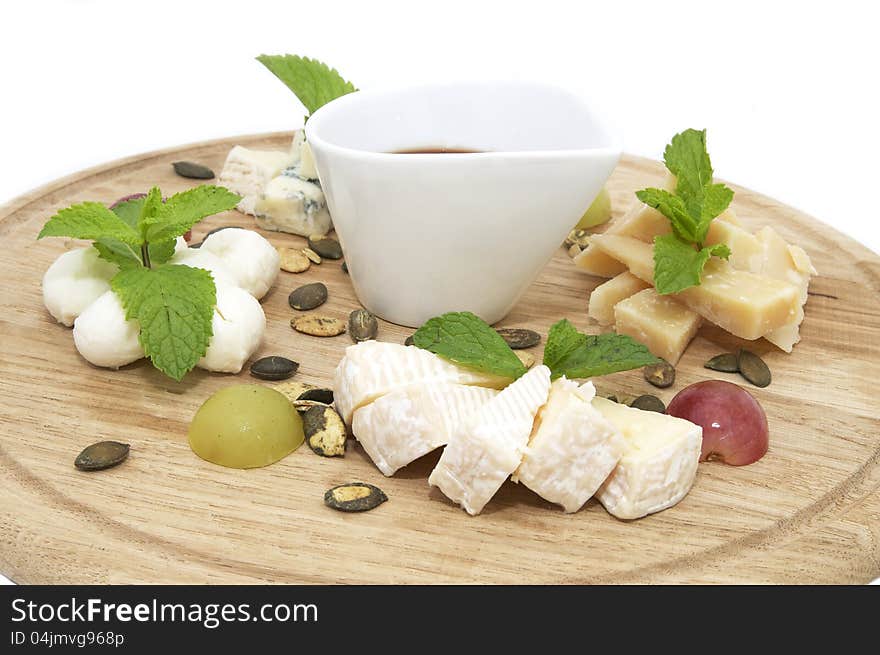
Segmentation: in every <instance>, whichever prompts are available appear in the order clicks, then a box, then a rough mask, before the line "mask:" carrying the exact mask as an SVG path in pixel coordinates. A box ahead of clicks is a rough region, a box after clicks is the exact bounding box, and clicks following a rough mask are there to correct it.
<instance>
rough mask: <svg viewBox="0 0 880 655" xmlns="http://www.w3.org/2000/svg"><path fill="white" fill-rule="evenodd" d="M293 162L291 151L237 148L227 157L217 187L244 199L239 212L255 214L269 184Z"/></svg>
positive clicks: (239, 206)
mask: <svg viewBox="0 0 880 655" xmlns="http://www.w3.org/2000/svg"><path fill="white" fill-rule="evenodd" d="M293 162H294V157H293V156H292V155H291V154H290V153H289V152H285V151H274V150H250V149H248V148H243V147H242V146H235V147H234V148H233V149H232V150H230V151H229V155H227V157H226V163H225V164H223V170H222V171H221V172H220V176H219V177H218V178H217V184H218V185H220V186H224V187H226V188H227V189H229V190H230V191H233V192H235V193H237V194H238V195H240V196H241V202H239V203H238V207H237V209H238V211H240V212H244V213H245V214H253V213H254V207H255V205H256V203H257V200H259V199H260V196H261V195H262V194H263V191H264V190H265V188H266V185H268V184H269V181H270V180H272V179H273V178H275V177H277V176H278V175H279V174H280V173H281V171H283V170H285V169H286V168H288V167H289V166H291V165H292V164H293Z"/></svg>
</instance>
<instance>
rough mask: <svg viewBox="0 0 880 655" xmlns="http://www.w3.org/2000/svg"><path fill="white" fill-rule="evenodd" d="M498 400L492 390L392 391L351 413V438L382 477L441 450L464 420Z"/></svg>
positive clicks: (434, 387)
mask: <svg viewBox="0 0 880 655" xmlns="http://www.w3.org/2000/svg"><path fill="white" fill-rule="evenodd" d="M496 395H498V392H497V391H495V390H494V389H485V388H482V387H474V386H467V385H462V384H448V383H441V384H433V383H428V384H425V383H422V384H417V385H413V386H411V387H406V388H405V389H400V390H398V391H392V392H391V393H389V394H386V395H385V396H382V397H381V398H379V399H378V400H376V401H374V402H372V403H370V404H369V405H366V406H365V407H361V408H360V409H358V410H357V411H355V413H354V418H353V419H352V423H351V429H352V432H353V433H354V436H355V437H357V440H358V441H359V442H360V444H361V445H362V446H363V448H364V450H365V451H366V452H367V454H368V455H369V456H370V459H372V460H373V463H374V464H375V465H376V466H377V467H378V468H379V470H380V471H382V473H384V474H385V475H393V474H394V472H395V471H397V470H398V469H400V468H402V467H404V466H406V465H407V464H409V463H411V462H413V461H415V460H417V459H418V458H419V457H422V456H424V455H427V454H428V453H430V452H431V451H432V450H435V449H436V448H439V447H441V446H444V445H446V444H447V443H448V442H449V439H450V436H451V435H452V434H453V433H454V432H455V431H456V430H457V429H458V428H459V427H460V425H461V423H462V422H463V421H464V420H465V419H467V417H468V416H470V415H471V414H473V413H474V412H476V411H477V410H478V409H479V408H480V407H482V406H483V405H484V404H485V403H486V402H488V401H489V400H491V399H492V398H494V397H495V396H496Z"/></svg>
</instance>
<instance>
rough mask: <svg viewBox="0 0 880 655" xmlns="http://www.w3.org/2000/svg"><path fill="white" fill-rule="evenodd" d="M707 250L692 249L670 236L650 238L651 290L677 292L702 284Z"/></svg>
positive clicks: (707, 255) (677, 238)
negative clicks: (651, 257) (652, 270)
mask: <svg viewBox="0 0 880 655" xmlns="http://www.w3.org/2000/svg"><path fill="white" fill-rule="evenodd" d="M710 256H711V255H710V253H709V248H703V249H702V250H695V249H694V247H693V246H692V245H691V244H690V243H688V242H686V241H683V240H682V239H680V238H679V237H678V236H676V235H674V234H664V235H663V236H659V237H654V287H655V288H656V289H657V293H659V294H661V295H663V294H667V293H678V292H679V291H683V290H684V289H687V288H689V287H695V286H698V285H699V284H700V282H701V281H702V274H703V267H704V266H705V265H706V262H707V261H708V260H709V257H710Z"/></svg>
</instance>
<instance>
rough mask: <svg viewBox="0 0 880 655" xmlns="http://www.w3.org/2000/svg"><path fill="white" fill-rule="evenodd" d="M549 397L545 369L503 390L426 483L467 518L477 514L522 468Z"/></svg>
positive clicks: (454, 442) (451, 447) (451, 443)
mask: <svg viewBox="0 0 880 655" xmlns="http://www.w3.org/2000/svg"><path fill="white" fill-rule="evenodd" d="M549 392H550V369H549V368H547V367H546V366H543V365H541V366H536V367H535V368H533V369H531V370H530V371H529V372H528V373H526V374H525V375H523V376H522V377H521V378H519V379H518V380H517V381H516V382H514V383H513V384H511V385H510V386H508V387H507V388H506V389H504V390H503V391H502V392H501V393H499V394H498V395H497V396H495V397H494V398H493V399H492V400H490V401H489V402H487V403H486V404H485V405H483V406H482V407H481V408H480V409H479V410H478V411H477V412H476V413H475V414H472V415H471V417H470V418H469V419H468V420H467V421H465V423H464V425H463V426H462V427H461V428H460V429H459V430H457V431H456V433H455V434H454V435H453V436H452V438H451V439H450V440H449V444H448V445H447V446H446V448H445V449H444V450H443V455H442V456H441V457H440V461H439V462H437V466H436V467H435V468H434V470H433V471H432V472H431V477H429V478H428V483H429V484H431V485H432V486H435V487H439V488H440V490H441V491H442V492H443V493H444V494H446V496H447V497H448V498H450V499H451V500H453V501H455V502H456V503H458V504H460V505H461V506H462V507H463V508H464V510H465V511H466V512H467V513H468V514H471V515H475V514H479V513H480V512H481V511H482V509H483V507H485V506H486V503H488V502H489V500H491V498H492V496H494V495H495V492H496V491H498V489H500V488H501V485H502V484H504V481H505V480H506V479H507V477H508V476H509V475H510V474H511V473H513V472H514V471H515V470H516V468H517V467H518V466H519V465H520V462H521V461H522V458H523V454H524V452H525V449H526V445H527V444H528V442H529V436H530V435H531V433H532V426H533V424H534V421H535V414H537V412H538V409H540V407H541V406H542V405H543V404H544V403H546V402H547V395H548V393H549Z"/></svg>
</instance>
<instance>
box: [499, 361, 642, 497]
mask: <svg viewBox="0 0 880 655" xmlns="http://www.w3.org/2000/svg"><path fill="white" fill-rule="evenodd" d="M595 395H596V389H595V388H594V387H593V384H592V383H591V382H587V383H586V384H584V385H583V386H578V385H577V383H575V382H572V381H571V380H566V379H565V378H564V377H562V378H560V379H558V380H556V381H555V382H554V383H553V385H552V386H551V387H550V396H549V398H548V399H547V404H546V405H544V407H542V408H541V410H540V412H539V413H538V418H537V420H536V421H535V427H534V430H533V431H532V436H531V438H530V439H529V444H528V449H527V450H526V454H525V457H524V458H523V461H522V463H521V464H520V465H519V468H518V469H517V470H516V472H515V473H514V474H513V476H512V477H511V479H512V480H513V481H514V482H519V483H522V484H524V485H525V486H527V487H528V488H529V489H531V490H532V491H534V492H535V493H536V494H538V495H539V496H541V497H542V498H544V499H545V500H549V501H550V502H551V503H556V504H558V505H562V508H563V509H564V510H565V511H566V512H576V511H578V510H579V509H580V508H581V506H583V504H584V503H585V502H587V501H588V500H589V499H590V498H592V497H593V494H595V493H596V490H597V489H598V488H599V486H600V485H601V484H602V483H603V482H604V481H605V479H606V478H607V477H608V475H609V474H610V473H611V471H613V470H614V468H615V467H616V466H617V462H618V461H619V460H620V457H621V455H622V454H623V452H624V450H625V447H626V444H625V443H624V440H623V436H622V435H621V433H620V431H619V430H618V429H617V428H616V427H615V426H614V425H613V424H612V423H611V422H610V421H608V420H607V419H605V418H604V417H603V416H602V414H600V413H599V412H598V411H597V410H596V409H595V408H594V407H593V406H592V404H591V403H590V401H591V400H592V399H593V396H595Z"/></svg>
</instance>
